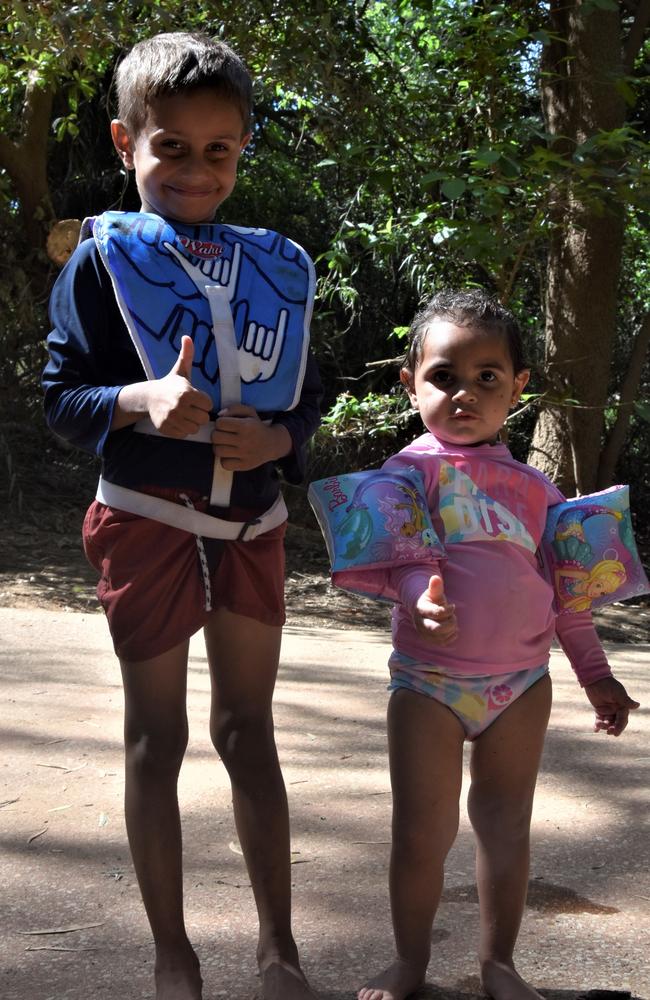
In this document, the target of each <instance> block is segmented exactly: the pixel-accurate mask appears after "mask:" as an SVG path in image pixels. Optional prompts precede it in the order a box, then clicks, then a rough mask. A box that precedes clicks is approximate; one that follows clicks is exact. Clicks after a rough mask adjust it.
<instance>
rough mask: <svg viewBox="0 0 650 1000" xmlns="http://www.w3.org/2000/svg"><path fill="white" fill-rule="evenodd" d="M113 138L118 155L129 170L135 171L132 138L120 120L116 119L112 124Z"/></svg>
mask: <svg viewBox="0 0 650 1000" xmlns="http://www.w3.org/2000/svg"><path fill="white" fill-rule="evenodd" d="M111 137H112V139H113V145H114V146H115V149H116V150H117V155H118V156H119V158H120V160H121V161H122V163H123V164H124V166H125V167H126V169H127V170H133V167H134V163H133V143H132V141H131V136H130V135H129V133H128V132H127V129H126V125H125V124H124V122H121V121H120V120H119V118H114V119H113V121H112V122H111Z"/></svg>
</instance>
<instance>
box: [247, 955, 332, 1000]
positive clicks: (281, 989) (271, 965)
mask: <svg viewBox="0 0 650 1000" xmlns="http://www.w3.org/2000/svg"><path fill="white" fill-rule="evenodd" d="M260 982H261V992H260V1000H318V997H317V996H316V994H315V993H314V991H313V990H312V988H311V986H310V985H309V983H308V982H307V980H306V979H305V977H304V974H303V972H302V969H301V968H300V966H299V965H298V964H297V963H296V964H295V965H294V964H292V963H291V962H285V961H284V960H283V959H281V958H272V959H269V961H267V962H265V963H263V964H261V965H260Z"/></svg>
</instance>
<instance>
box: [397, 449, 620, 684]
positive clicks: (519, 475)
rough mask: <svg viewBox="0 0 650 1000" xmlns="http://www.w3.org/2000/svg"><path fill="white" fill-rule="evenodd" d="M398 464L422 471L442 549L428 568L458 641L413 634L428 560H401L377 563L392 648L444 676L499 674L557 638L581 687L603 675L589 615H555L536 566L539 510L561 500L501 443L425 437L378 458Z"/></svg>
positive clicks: (542, 652) (540, 655)
mask: <svg viewBox="0 0 650 1000" xmlns="http://www.w3.org/2000/svg"><path fill="white" fill-rule="evenodd" d="M404 467H406V468H409V467H415V468H416V469H418V470H419V471H420V472H421V473H422V474H423V476H424V481H425V485H426V494H427V500H428V503H429V509H430V511H431V517H432V521H433V525H434V527H435V529H436V531H437V532H438V534H439V536H440V539H441V540H442V542H443V544H444V546H445V549H446V554H447V555H446V558H445V559H444V560H442V561H441V562H440V563H439V564H438V571H439V572H440V575H441V576H442V579H443V581H444V589H445V596H446V598H447V600H448V601H449V602H450V603H452V604H455V606H456V617H457V621H458V638H457V640H456V641H455V642H454V643H453V644H452V645H451V646H436V645H434V644H433V643H430V642H427V641H426V640H425V639H424V638H423V637H422V636H420V635H419V634H418V632H417V631H416V629H415V627H414V625H413V621H412V618H411V614H410V611H411V609H413V608H414V606H415V604H416V602H417V600H418V598H419V597H420V595H421V594H422V593H424V591H425V590H426V589H427V586H428V583H429V577H430V576H431V573H432V571H435V566H434V567H432V564H431V562H429V563H427V564H424V563H422V564H410V565H408V566H404V567H400V568H395V569H390V570H387V573H388V574H389V579H388V581H387V583H388V587H389V590H390V591H393V592H395V593H396V594H397V596H398V598H399V602H400V603H399V604H397V605H396V606H395V608H394V610H393V645H394V646H395V649H397V650H398V651H399V652H400V653H405V654H407V655H408V656H412V657H414V658H415V659H416V660H419V661H421V662H423V663H429V664H431V665H432V666H433V667H436V668H439V669H441V670H442V671H443V672H445V673H452V674H465V675H493V674H505V673H510V672H511V671H515V670H525V669H527V668H529V667H537V666H540V665H541V664H542V663H545V662H546V661H547V660H548V657H549V653H550V647H551V643H552V641H553V639H554V637H555V636H556V635H557V638H558V640H559V641H560V643H561V645H562V647H563V649H564V651H565V653H566V655H567V656H568V658H569V660H570V662H571V665H572V667H573V669H574V671H575V672H576V675H577V677H578V680H579V681H580V684H581V685H582V686H583V687H584V686H586V685H588V684H592V683H594V681H597V680H601V679H602V678H603V677H609V676H610V675H611V670H610V667H609V664H608V663H607V659H606V657H605V653H604V651H603V648H602V646H601V644H600V640H599V639H598V635H597V634H596V630H595V628H594V625H593V622H592V619H591V613H590V612H588V611H585V612H580V613H575V614H564V615H560V616H556V614H555V612H554V609H553V590H552V588H551V586H550V584H549V583H547V581H546V580H545V579H544V577H543V576H542V575H541V573H540V570H539V563H538V559H537V548H538V546H539V543H540V539H541V537H542V532H543V530H544V524H545V522H546V513H547V509H548V507H549V506H550V505H552V504H555V503H559V502H560V501H561V500H563V499H564V497H563V496H562V494H561V493H560V491H559V490H558V489H557V487H555V486H554V485H553V483H551V481H550V480H549V479H547V478H546V476H544V475H543V474H542V473H541V472H539V471H538V470H537V469H533V468H531V467H530V466H529V465H524V464H522V463H521V462H517V461H516V460H515V459H514V458H513V457H512V455H511V454H510V452H509V450H508V449H507V448H506V446H505V445H504V444H495V445H487V444H486V445H478V446H476V447H461V446H457V445H454V444H450V443H448V442H445V441H441V440H438V439H437V438H435V437H434V436H433V435H432V434H423V435H422V436H421V437H419V438H418V439H417V440H416V441H414V442H413V443H412V444H410V445H408V447H406V448H404V450H403V451H401V452H399V454H398V455H395V456H394V457H393V458H391V459H389V460H388V461H387V462H386V463H385V465H384V468H390V469H396V468H404Z"/></svg>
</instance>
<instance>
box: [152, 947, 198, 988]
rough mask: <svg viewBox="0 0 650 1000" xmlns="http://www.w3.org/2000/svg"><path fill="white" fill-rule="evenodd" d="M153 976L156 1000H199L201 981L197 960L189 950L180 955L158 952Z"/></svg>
mask: <svg viewBox="0 0 650 1000" xmlns="http://www.w3.org/2000/svg"><path fill="white" fill-rule="evenodd" d="M154 975H155V980H156V1000H201V997H202V995H203V993H202V990H203V980H202V979H201V972H200V967H199V960H198V958H197V957H196V954H195V952H194V951H193V950H192V949H191V948H190V949H189V951H184V952H183V953H182V954H179V953H177V952H173V953H168V952H165V953H160V952H159V953H158V954H157V955H156V967H155V972H154Z"/></svg>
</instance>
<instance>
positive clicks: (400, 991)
mask: <svg viewBox="0 0 650 1000" xmlns="http://www.w3.org/2000/svg"><path fill="white" fill-rule="evenodd" d="M425 972H426V967H425V968H424V969H423V968H422V965H421V963H419V962H418V963H417V964H416V963H415V962H406V961H404V959H401V958H398V959H396V960H395V961H394V962H393V964H392V965H389V966H388V968H387V969H384V971H383V972H381V973H380V974H379V975H378V976H375V978H374V979H371V980H370V982H369V983H368V984H367V986H362V988H361V989H360V990H359V992H358V993H357V1000H406V997H408V996H410V995H411V993H415V991H416V990H418V989H419V988H420V987H421V986H422V985H423V984H424V975H425Z"/></svg>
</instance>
